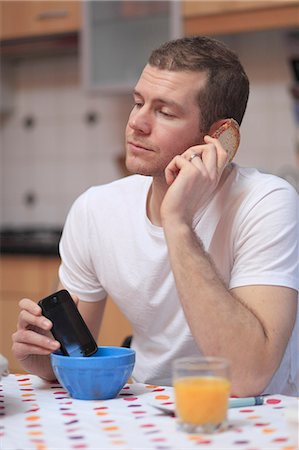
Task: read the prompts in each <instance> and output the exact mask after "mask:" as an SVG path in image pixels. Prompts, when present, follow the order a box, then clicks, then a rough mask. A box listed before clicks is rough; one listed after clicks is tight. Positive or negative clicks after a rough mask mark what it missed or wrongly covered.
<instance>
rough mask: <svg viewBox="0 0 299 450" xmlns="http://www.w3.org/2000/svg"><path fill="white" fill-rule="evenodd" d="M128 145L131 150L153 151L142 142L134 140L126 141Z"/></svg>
mask: <svg viewBox="0 0 299 450" xmlns="http://www.w3.org/2000/svg"><path fill="white" fill-rule="evenodd" d="M127 143H128V145H129V146H130V149H131V150H133V151H134V150H135V151H147V152H153V151H154V150H152V149H151V148H150V147H147V146H146V145H145V144H144V143H142V142H136V141H127Z"/></svg>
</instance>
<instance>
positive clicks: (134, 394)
mask: <svg viewBox="0 0 299 450" xmlns="http://www.w3.org/2000/svg"><path fill="white" fill-rule="evenodd" d="M294 402H295V403H296V404H297V406H298V399H295V398H291V397H286V396H281V395H275V396H269V397H266V403H265V405H263V406H256V407H248V408H240V409H230V410H229V424H230V425H229V430H228V431H225V432H222V433H219V434H213V435H199V434H196V435H195V434H187V433H184V432H181V431H178V430H177V427H176V419H175V418H173V417H170V416H167V415H163V414H161V413H159V412H158V411H156V410H155V408H153V407H152V406H151V405H152V404H156V405H162V406H163V405H164V406H167V405H172V404H173V389H172V388H171V387H163V386H149V385H142V384H130V385H126V386H125V387H124V389H123V390H122V391H121V393H120V395H119V396H118V398H116V399H113V400H106V401H99V400H95V401H83V400H74V399H71V398H70V397H69V396H68V394H67V393H66V392H65V390H64V389H62V388H61V387H60V385H59V384H57V383H51V384H50V383H46V382H44V381H42V380H41V379H39V378H38V377H36V376H32V375H31V376H29V375H9V376H8V377H4V378H2V380H1V382H0V419H1V424H0V448H1V450H58V449H59V450H83V449H86V450H97V449H105V450H106V449H114V450H116V449H119V450H137V449H138V450H143V449H152V450H184V449H203V450H204V449H209V450H213V449H217V450H226V449H238V450H268V449H279V450H295V449H297V446H298V443H295V442H294V441H292V440H291V439H290V434H289V430H288V426H287V422H286V419H285V411H286V408H288V407H289V406H290V405H293V404H294Z"/></svg>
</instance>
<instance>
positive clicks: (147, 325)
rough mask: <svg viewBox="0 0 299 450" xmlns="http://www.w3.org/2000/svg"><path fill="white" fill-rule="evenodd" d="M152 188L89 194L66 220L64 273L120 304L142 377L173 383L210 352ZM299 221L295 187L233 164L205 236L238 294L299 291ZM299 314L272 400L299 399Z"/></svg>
mask: <svg viewBox="0 0 299 450" xmlns="http://www.w3.org/2000/svg"><path fill="white" fill-rule="evenodd" d="M151 182H152V179H151V178H150V177H144V176H141V175H133V176H130V177H127V178H123V179H121V180H118V181H115V182H113V183H110V184H107V185H103V186H97V187H92V188H90V189H89V190H87V191H86V192H85V193H84V194H82V195H81V196H80V197H79V198H78V199H77V200H76V201H75V203H74V204H73V206H72V208H71V210H70V212H69V215H68V217H67V220H66V224H65V227H64V231H63V235H62V239H61V243H60V254H61V258H62V264H61V267H60V270H59V274H60V280H61V282H62V284H63V285H64V286H65V288H66V289H68V290H69V291H70V292H72V293H73V294H76V295H78V296H79V298H80V299H81V300H83V301H89V302H92V301H99V300H101V299H103V298H105V297H106V295H107V293H108V294H109V295H110V296H111V297H112V298H113V300H114V301H115V303H116V304H117V305H118V306H119V307H120V309H121V310H122V311H123V313H124V314H125V315H126V316H127V318H128V319H129V321H130V322H131V323H132V326H133V330H134V337H133V343H132V347H133V348H134V349H135V350H136V364H135V368H134V372H133V379H134V380H135V381H138V382H142V383H155V384H160V385H168V384H171V362H172V360H173V359H174V358H177V357H180V356H188V355H199V354H200V350H199V349H198V347H197V345H196V344H195V342H194V340H193V337H192V335H191V332H190V329H189V326H188V324H187V322H186V319H185V316H184V313H183V310H182V307H181V304H180V300H179V298H178V294H177V291H176V286H175V282H174V278H173V274H172V271H171V268H170V263H169V259H168V252H167V245H166V242H165V238H164V233H163V229H162V228H161V227H158V226H155V225H153V224H152V223H151V222H150V221H149V219H148V217H147V215H146V199H147V194H148V191H149V188H150V185H151ZM298 215H299V214H298V195H297V193H296V192H295V190H294V189H293V188H292V187H291V186H290V185H289V184H288V183H287V182H285V181H284V180H282V179H280V178H278V177H275V176H273V175H268V174H261V173H259V172H258V171H257V170H255V169H248V168H246V169H245V168H240V167H238V166H237V165H235V164H233V166H232V171H231V173H230V175H229V176H228V178H227V179H226V181H225V183H224V184H223V186H222V187H221V189H219V190H218V191H217V192H216V194H215V195H214V197H213V198H212V200H211V202H210V203H209V205H208V206H207V207H206V208H205V210H204V211H202V212H201V213H200V214H199V215H198V217H197V219H196V220H195V230H196V233H197V234H198V236H199V237H200V239H201V240H202V242H203V244H204V246H205V249H206V250H207V251H208V252H209V253H210V255H211V257H212V259H213V261H214V263H215V265H216V267H217V269H218V272H219V273H220V275H221V277H222V279H223V280H224V282H225V284H226V286H227V287H228V288H234V287H237V286H245V285H256V284H266V285H267V284H268V285H279V286H287V287H290V288H293V289H296V290H297V291H298V288H299V269H298V264H299V262H298V259H299V258H298V236H299V229H298ZM270 308H271V300H270V299H269V310H270ZM298 316H299V310H298V315H297V323H296V327H295V329H294V331H293V334H292V337H291V339H290V341H289V344H288V347H287V350H286V352H285V355H284V358H283V360H282V362H281V365H280V367H279V369H278V370H277V371H276V373H275V375H274V376H273V378H272V380H271V383H270V385H269V386H268V387H267V389H266V391H265V393H266V392H269V393H270V392H272V393H274V392H275V393H284V394H289V395H298V394H299V381H298V374H299V369H298V355H299V349H298V346H299V344H298V342H299V340H298V335H299V334H298V332H299V328H298V327H299V325H298V322H299V321H298ZM203 320H204V317H203ZM232 320H234V318H233V317H232ZM198 326H200V323H199V324H198ZM237 338H238V337H237V336H236V339H237ZM257 351H258V349H257Z"/></svg>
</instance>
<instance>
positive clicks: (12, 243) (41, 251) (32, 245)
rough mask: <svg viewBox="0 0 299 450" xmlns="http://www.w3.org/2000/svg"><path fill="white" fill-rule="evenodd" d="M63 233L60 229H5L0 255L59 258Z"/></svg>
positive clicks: (2, 234) (0, 237) (0, 234)
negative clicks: (59, 246) (50, 256)
mask: <svg viewBox="0 0 299 450" xmlns="http://www.w3.org/2000/svg"><path fill="white" fill-rule="evenodd" d="M61 232H62V230H61V229H58V228H3V229H2V230H0V253H1V254H23V255H53V256H58V245H59V240H60V237H61Z"/></svg>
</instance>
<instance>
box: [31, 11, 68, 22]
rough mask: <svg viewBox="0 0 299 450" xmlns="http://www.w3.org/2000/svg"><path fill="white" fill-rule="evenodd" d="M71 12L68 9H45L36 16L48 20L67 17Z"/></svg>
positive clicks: (38, 18)
mask: <svg viewBox="0 0 299 450" xmlns="http://www.w3.org/2000/svg"><path fill="white" fill-rule="evenodd" d="M68 15H69V12H68V11H67V10H62V9H61V10H57V11H45V12H42V13H40V14H38V15H37V16H36V19H37V20H48V19H61V18H63V17H67V16H68Z"/></svg>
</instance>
